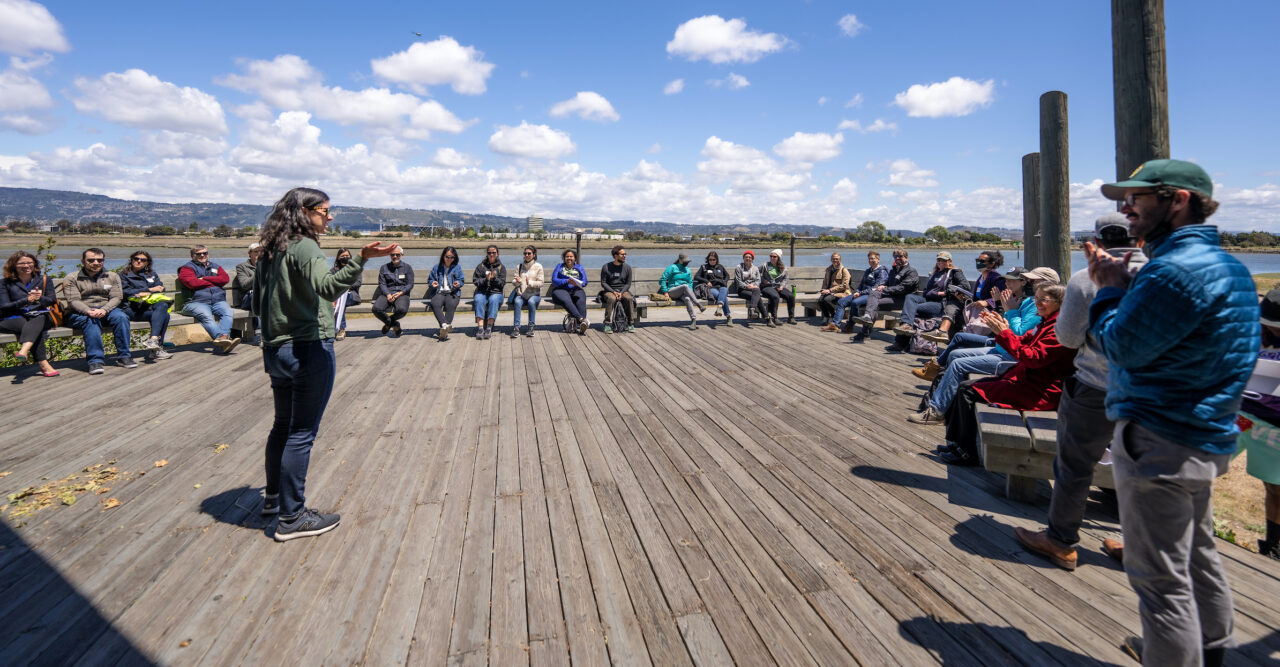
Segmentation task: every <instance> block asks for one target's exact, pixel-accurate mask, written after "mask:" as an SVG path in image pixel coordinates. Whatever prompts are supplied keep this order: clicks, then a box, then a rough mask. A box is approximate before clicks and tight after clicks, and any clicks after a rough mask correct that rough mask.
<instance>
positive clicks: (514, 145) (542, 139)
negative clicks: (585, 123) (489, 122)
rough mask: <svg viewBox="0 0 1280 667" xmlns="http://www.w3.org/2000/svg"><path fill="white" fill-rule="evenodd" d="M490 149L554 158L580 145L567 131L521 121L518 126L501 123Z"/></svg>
mask: <svg viewBox="0 0 1280 667" xmlns="http://www.w3.org/2000/svg"><path fill="white" fill-rule="evenodd" d="M489 150H491V151H493V152H495V153H501V154H502V155H513V156H516V157H528V158H541V159H546V160H553V159H556V158H561V157H564V156H566V155H570V154H572V153H573V152H574V151H576V150H578V147H577V145H575V144H574V143H573V140H572V139H570V138H569V135H568V134H567V133H565V132H561V131H560V130H555V129H552V128H550V127H547V126H546V125H530V124H529V122H528V121H520V125H519V126H518V127H511V126H510V125H499V126H498V129H497V131H495V132H494V133H493V135H492V136H490V137H489Z"/></svg>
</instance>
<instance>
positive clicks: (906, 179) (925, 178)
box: [889, 158, 938, 188]
mask: <svg viewBox="0 0 1280 667" xmlns="http://www.w3.org/2000/svg"><path fill="white" fill-rule="evenodd" d="M937 176H938V174H937V172H935V171H933V170H932V169H921V168H920V167H919V165H917V164H916V163H915V162H912V161H911V160H908V159H906V158H903V159H901V160H894V161H893V162H891V163H889V185H892V186H896V187H910V188H936V187H938V178H937Z"/></svg>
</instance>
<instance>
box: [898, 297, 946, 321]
mask: <svg viewBox="0 0 1280 667" xmlns="http://www.w3.org/2000/svg"><path fill="white" fill-rule="evenodd" d="M940 315H942V302H941V301H929V300H928V299H926V298H924V297H923V296H921V295H919V294H908V295H907V298H906V299H903V301H902V322H903V324H909V325H911V326H915V325H916V318H917V317H919V318H922V319H926V320H927V319H930V318H933V317H938V316H940Z"/></svg>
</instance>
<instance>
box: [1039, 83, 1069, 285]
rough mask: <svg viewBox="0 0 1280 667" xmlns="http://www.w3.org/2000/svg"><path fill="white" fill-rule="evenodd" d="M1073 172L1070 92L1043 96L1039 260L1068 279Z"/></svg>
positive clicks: (1051, 92)
mask: <svg viewBox="0 0 1280 667" xmlns="http://www.w3.org/2000/svg"><path fill="white" fill-rule="evenodd" d="M1070 184H1071V179H1070V173H1069V170H1068V168H1067V94H1066V93H1064V92H1061V91H1057V90H1052V91H1049V92H1047V93H1045V94H1043V95H1041V96H1040V243H1039V252H1038V253H1037V254H1038V257H1037V261H1038V265H1039V266H1048V267H1050V268H1052V269H1053V270H1055V271H1057V272H1058V275H1059V276H1063V278H1064V279H1065V278H1066V277H1067V276H1070V275H1071V202H1070Z"/></svg>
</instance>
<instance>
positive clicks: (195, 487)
mask: <svg viewBox="0 0 1280 667" xmlns="http://www.w3.org/2000/svg"><path fill="white" fill-rule="evenodd" d="M202 486H204V485H203V484H196V485H195V486H193V487H191V488H193V489H198V488H200V487H202Z"/></svg>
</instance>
